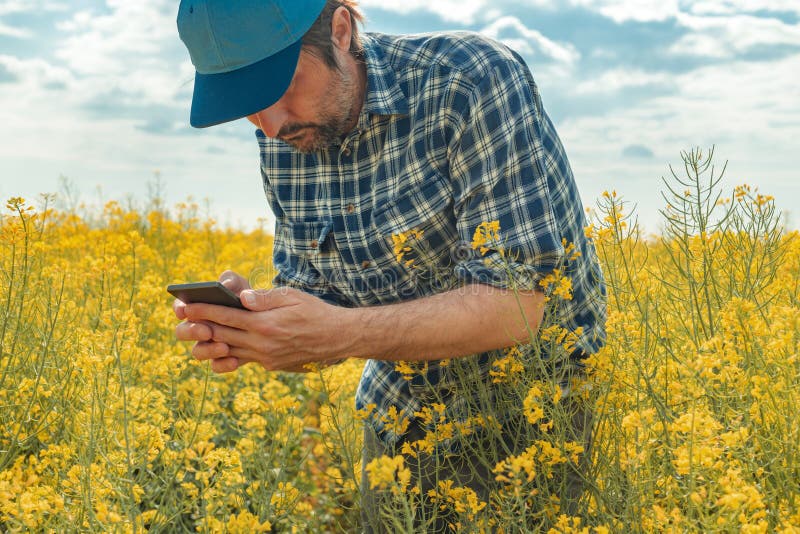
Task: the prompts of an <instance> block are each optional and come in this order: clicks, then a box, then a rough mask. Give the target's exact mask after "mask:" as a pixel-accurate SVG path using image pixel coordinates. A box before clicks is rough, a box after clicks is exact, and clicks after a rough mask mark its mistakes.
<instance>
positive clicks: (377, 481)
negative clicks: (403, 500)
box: [365, 455, 411, 494]
mask: <svg viewBox="0 0 800 534" xmlns="http://www.w3.org/2000/svg"><path fill="white" fill-rule="evenodd" d="M365 470H366V472H367V478H368V480H369V487H370V488H371V489H381V490H383V489H390V490H391V491H392V492H393V493H397V494H399V493H401V492H403V491H405V489H406V488H407V486H408V484H409V483H410V481H411V471H410V470H409V469H408V468H407V467H405V460H404V459H403V456H402V455H397V456H385V455H384V456H380V457H378V458H375V459H374V460H372V461H371V462H369V463H368V464H367V465H366V467H365Z"/></svg>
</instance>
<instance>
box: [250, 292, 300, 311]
mask: <svg viewBox="0 0 800 534" xmlns="http://www.w3.org/2000/svg"><path fill="white" fill-rule="evenodd" d="M295 291H297V290H295V289H291V288H288V287H276V288H273V289H247V290H245V291H242V292H241V293H240V294H239V298H240V299H241V300H242V304H244V307H245V308H247V309H248V310H250V311H267V310H274V309H275V308H282V307H283V306H289V305H291V304H295V303H296V299H294V298H292V293H294V292H295Z"/></svg>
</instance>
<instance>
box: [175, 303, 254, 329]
mask: <svg viewBox="0 0 800 534" xmlns="http://www.w3.org/2000/svg"><path fill="white" fill-rule="evenodd" d="M184 313H185V315H186V319H187V320H188V321H191V322H193V323H202V322H209V323H214V324H215V325H226V326H229V327H231V328H238V329H239V330H248V331H249V330H255V329H256V327H257V323H258V321H257V320H256V319H255V318H254V317H253V315H254V314H252V313H250V312H249V311H246V310H237V309H236V308H229V307H228V306H216V305H214V304H201V303H194V304H187V305H186V307H185V309H184Z"/></svg>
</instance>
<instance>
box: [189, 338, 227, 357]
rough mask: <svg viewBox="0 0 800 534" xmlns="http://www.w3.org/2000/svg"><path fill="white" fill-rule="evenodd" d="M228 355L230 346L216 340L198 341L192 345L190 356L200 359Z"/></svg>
mask: <svg viewBox="0 0 800 534" xmlns="http://www.w3.org/2000/svg"><path fill="white" fill-rule="evenodd" d="M230 355H231V354H230V346H229V345H228V344H227V343H220V342H218V341H198V342H197V343H195V344H194V347H192V356H194V357H195V359H196V360H200V361H203V360H215V359H219V358H227V357H228V356H230Z"/></svg>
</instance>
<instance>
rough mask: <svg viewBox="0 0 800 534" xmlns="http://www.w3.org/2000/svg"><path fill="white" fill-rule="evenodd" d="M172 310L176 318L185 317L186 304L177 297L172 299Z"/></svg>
mask: <svg viewBox="0 0 800 534" xmlns="http://www.w3.org/2000/svg"><path fill="white" fill-rule="evenodd" d="M172 311H173V312H174V313H175V317H177V318H178V319H186V304H184V303H183V301H180V300H178V299H175V300H174V301H172Z"/></svg>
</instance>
